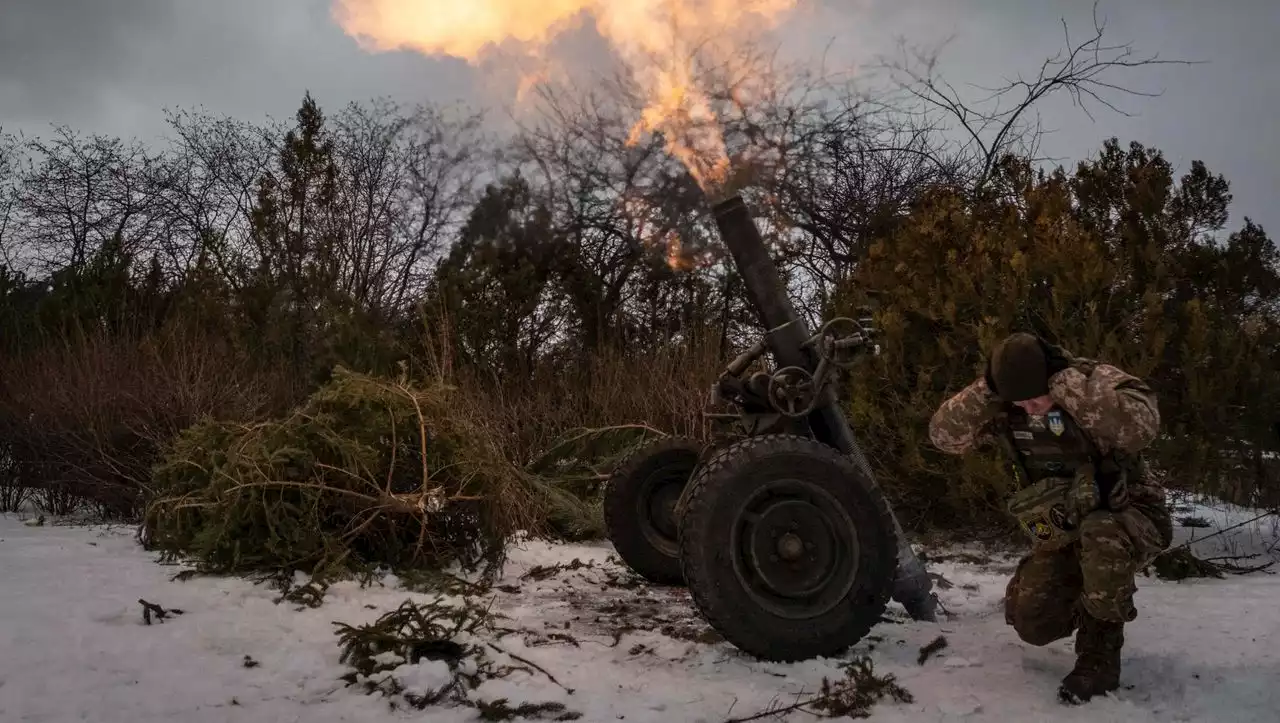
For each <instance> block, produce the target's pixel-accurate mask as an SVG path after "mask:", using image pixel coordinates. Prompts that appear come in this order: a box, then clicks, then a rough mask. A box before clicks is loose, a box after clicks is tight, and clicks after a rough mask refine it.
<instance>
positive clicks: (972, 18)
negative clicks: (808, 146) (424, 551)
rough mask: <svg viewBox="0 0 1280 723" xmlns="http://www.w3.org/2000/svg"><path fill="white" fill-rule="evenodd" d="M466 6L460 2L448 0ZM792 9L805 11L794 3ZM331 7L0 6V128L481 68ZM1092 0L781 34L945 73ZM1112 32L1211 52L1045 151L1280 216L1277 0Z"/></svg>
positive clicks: (217, 107) (1072, 116) (855, 55)
mask: <svg viewBox="0 0 1280 723" xmlns="http://www.w3.org/2000/svg"><path fill="white" fill-rule="evenodd" d="M460 1H465V0H460ZM802 5H806V3H805V2H804V0H802ZM329 6H330V2H329V0H0V126H3V127H4V128H5V130H15V129H21V130H23V131H26V132H44V130H45V129H46V128H47V127H48V124H49V123H51V122H52V123H68V124H71V125H73V126H76V127H78V128H81V129H84V130H86V131H97V132H105V133H112V134H122V135H138V136H142V137H148V136H152V135H154V134H155V133H157V132H161V131H163V114H162V110H163V109H164V108H166V107H192V106H195V105H202V106H204V107H206V108H208V109H210V110H213V111H216V112H222V113H230V114H234V115H238V116H242V117H246V118H260V117H262V116H264V115H268V114H270V115H274V116H283V115H287V114H289V113H291V112H292V111H293V110H294V108H296V106H297V101H298V99H299V98H300V97H301V95H302V93H303V91H304V90H306V89H310V90H311V91H312V92H313V93H314V94H315V95H316V96H317V97H318V98H319V99H320V100H321V102H322V103H323V104H325V105H336V104H339V103H343V102H345V101H347V100H352V99H363V98H369V97H372V96H379V95H391V96H395V97H397V98H399V99H403V100H406V101H410V102H412V101H416V100H432V101H439V102H448V101H451V100H454V99H459V98H467V99H476V98H477V94H478V93H481V92H482V89H483V88H484V86H483V82H484V78H483V77H482V76H481V75H480V74H477V73H475V72H474V71H472V70H471V69H469V68H468V67H467V66H466V65H465V64H464V63H462V62H460V61H454V60H447V59H431V58H425V57H421V56H418V55H415V54H412V53H383V54H370V53H365V52H364V51H362V50H360V49H359V47H358V46H357V45H356V43H355V41H354V40H352V39H351V38H348V37H347V36H345V35H344V34H343V32H342V31H341V29H340V28H338V27H337V26H336V25H335V23H334V22H333V21H332V20H331V18H330V14H329ZM1092 6H1093V2H1092V0H808V1H807V5H806V7H807V8H808V9H807V10H806V15H805V16H804V17H802V18H801V20H800V21H799V22H798V23H797V24H796V28H795V29H794V30H793V31H792V32H790V33H788V40H789V41H790V53H791V54H792V55H796V54H801V55H816V54H817V53H819V52H823V51H824V50H825V51H826V52H827V53H828V57H829V58H831V62H833V63H845V64H848V63H851V62H853V61H855V60H859V59H864V60H865V59H866V58H868V57H869V56H870V55H872V54H874V53H876V52H883V51H887V50H890V49H891V48H892V43H893V40H894V38H895V36H897V35H900V34H901V35H906V36H908V37H909V38H910V39H911V40H913V41H915V42H920V43H930V42H933V41H936V40H940V39H941V38H943V37H946V36H948V35H954V40H953V42H952V44H951V45H950V46H949V47H948V49H947V52H946V53H945V54H944V55H943V69H944V71H945V72H946V73H947V75H948V76H949V77H950V78H952V79H953V80H954V81H956V82H957V84H961V83H966V82H968V83H982V84H990V83H993V82H997V81H998V80H999V79H1000V78H1001V77H1003V76H1008V75H1012V74H1014V73H1016V72H1019V71H1021V72H1028V71H1034V69H1035V68H1036V66H1038V64H1039V62H1040V61H1041V60H1042V59H1043V58H1044V57H1045V56H1046V55H1050V54H1052V53H1054V52H1056V51H1057V49H1058V48H1059V47H1060V46H1061V44H1062V42H1063V36H1062V27H1061V24H1060V22H1059V18H1061V17H1062V16H1063V15H1065V16H1066V17H1067V19H1068V20H1069V21H1070V23H1071V26H1072V28H1073V32H1074V34H1075V37H1080V36H1081V33H1083V32H1084V31H1085V30H1086V29H1087V27H1088V25H1089V22H1090V20H1091V10H1092ZM1101 11H1102V13H1103V14H1104V15H1105V16H1106V18H1107V21H1108V36H1109V37H1111V38H1113V39H1115V40H1117V41H1132V42H1133V43H1134V45H1135V50H1136V51H1137V52H1138V53H1139V54H1142V53H1146V52H1153V51H1158V52H1159V53H1160V54H1161V55H1162V56H1164V57H1168V58H1184V59H1196V60H1206V61H1209V62H1208V63H1207V64H1205V65H1198V66H1191V67H1182V66H1177V67H1175V66H1169V67H1163V68H1148V69H1144V70H1143V71H1141V72H1129V73H1122V74H1116V75H1115V76H1114V79H1115V80H1117V81H1118V82H1121V83H1124V84H1125V85H1127V86H1130V87H1133V88H1136V89H1140V90H1144V91H1148V90H1152V91H1162V92H1163V95H1161V96H1160V97H1156V98H1140V97H1124V96H1121V95H1116V96H1113V97H1114V98H1115V100H1117V102H1118V103H1119V104H1120V105H1121V106H1122V107H1123V108H1124V109H1125V110H1128V111H1130V112H1132V113H1133V114H1134V115H1133V116H1132V117H1123V116H1119V115H1117V114H1115V113H1112V112H1110V111H1106V110H1104V109H1098V110H1099V113H1098V114H1096V118H1097V120H1096V121H1090V120H1089V119H1088V118H1087V117H1086V116H1084V115H1083V114H1082V113H1080V112H1079V111H1077V110H1075V109H1073V108H1071V106H1070V104H1069V103H1067V102H1065V101H1066V99H1065V98H1059V99H1056V100H1054V101H1053V102H1050V103H1046V104H1045V105H1044V107H1043V108H1042V111H1043V115H1044V120H1045V124H1046V126H1047V127H1048V128H1050V129H1051V130H1053V131H1054V132H1053V133H1052V134H1051V135H1049V136H1048V138H1047V139H1046V145H1045V149H1044V150H1045V151H1047V152H1048V153H1051V154H1054V155H1058V156H1063V157H1064V158H1066V159H1075V158H1080V157H1081V156H1084V155H1087V154H1091V153H1093V152H1094V151H1095V150H1096V149H1097V148H1098V147H1099V146H1100V145H1101V143H1102V141H1103V140H1104V139H1106V138H1108V137H1110V136H1118V137H1120V138H1121V140H1122V141H1125V142H1127V141H1128V140H1140V141H1143V142H1145V143H1147V144H1149V145H1154V146H1158V147H1160V148H1161V149H1163V150H1164V151H1165V153H1166V154H1167V156H1168V157H1169V159H1170V160H1171V161H1173V162H1174V163H1175V164H1177V165H1178V166H1179V167H1180V168H1185V167H1186V166H1187V165H1188V164H1189V163H1190V161H1191V160H1193V159H1203V160H1204V161H1206V162H1207V163H1208V164H1209V166H1210V168H1211V169H1213V170H1215V171H1216V172H1220V173H1224V174H1226V176H1227V177H1228V179H1229V180H1230V181H1231V182H1232V184H1233V189H1232V190H1233V192H1234V193H1235V196H1236V204H1235V208H1234V222H1235V223H1238V222H1239V220H1240V218H1241V216H1242V215H1243V214H1248V215H1251V216H1253V217H1254V218H1255V219H1257V220H1260V221H1262V222H1263V223H1267V224H1268V225H1269V226H1271V227H1274V226H1276V225H1280V212H1276V211H1273V206H1274V204H1273V202H1272V198H1273V197H1274V196H1275V195H1276V194H1277V192H1280V170H1278V169H1280V139H1277V136H1276V134H1275V132H1274V130H1273V127H1274V121H1273V119H1274V118H1275V117H1276V116H1277V115H1278V114H1280V74H1278V73H1276V72H1275V71H1274V68H1275V67H1277V66H1278V65H1280V64H1278V63H1277V61H1278V60H1280V50H1277V43H1276V42H1275V41H1274V37H1273V36H1274V30H1275V28H1277V27H1280V2H1276V0H1232V2H1230V3H1206V2H1203V0H1199V1H1193V0H1110V1H1108V2H1104V3H1103V4H1102V6H1101Z"/></svg>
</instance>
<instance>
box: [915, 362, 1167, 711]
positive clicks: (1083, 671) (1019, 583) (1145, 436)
mask: <svg viewBox="0 0 1280 723" xmlns="http://www.w3.org/2000/svg"><path fill="white" fill-rule="evenodd" d="M1049 348H1051V349H1053V351H1054V353H1055V354H1056V355H1057V356H1058V358H1059V361H1060V363H1059V364H1058V368H1057V369H1055V370H1053V371H1052V374H1051V376H1050V377H1049V382H1048V389H1049V395H1050V397H1051V398H1052V399H1053V401H1054V409H1053V410H1051V411H1050V412H1049V414H1048V415H1046V416H1047V419H1046V418H1036V417H1030V416H1029V415H1027V414H1026V413H1025V412H1023V411H1022V410H1021V409H1020V408H1018V407H1017V406H1015V405H1013V404H1010V403H1006V402H1004V401H1002V400H1001V399H999V398H998V397H997V396H996V395H995V394H994V393H993V392H992V391H991V389H990V387H989V385H988V382H987V379H986V378H982V379H978V380H977V381H975V382H973V383H972V384H970V385H969V386H968V387H966V388H965V389H964V390H962V391H961V392H960V393H958V394H957V395H955V396H954V397H952V398H950V399H948V400H947V401H946V402H945V403H943V404H942V406H941V407H940V408H939V409H938V410H937V411H936V412H935V413H934V415H933V419H932V420H931V421H930V425H929V434H930V438H931V440H932V442H933V444H934V445H936V446H937V447H938V448H939V449H941V450H942V451H944V452H947V453H950V454H963V453H965V452H968V451H970V450H972V449H974V448H976V447H979V446H982V445H985V444H988V443H998V444H1000V445H1001V446H1002V447H1003V448H1004V449H1005V451H1006V453H1007V454H1008V455H1010V456H1011V458H1012V459H1011V462H1012V464H1013V467H1014V473H1015V475H1016V476H1018V477H1019V480H1018V481H1019V486H1020V487H1025V486H1028V485H1030V484H1031V483H1034V482H1035V481H1037V480H1038V479H1043V478H1045V477H1049V476H1058V477H1062V476H1066V477H1071V476H1073V475H1077V473H1082V474H1083V477H1081V478H1083V479H1086V483H1085V484H1086V485H1088V486H1090V487H1092V489H1091V490H1089V489H1086V490H1085V493H1084V497H1086V498H1088V501H1087V503H1086V504H1085V505H1083V506H1078V505H1077V506H1075V510H1076V511H1075V512H1074V513H1067V514H1063V513H1064V512H1067V510H1065V509H1064V505H1061V504H1058V505H1054V509H1052V510H1050V512H1049V514H1047V515H1045V516H1044V518H1040V519H1036V520H1034V521H1033V523H1032V524H1031V525H1028V530H1027V531H1028V532H1029V533H1030V534H1031V535H1032V537H1033V538H1035V542H1036V543H1037V544H1036V545H1035V547H1034V548H1033V551H1032V552H1031V553H1030V554H1028V555H1026V556H1025V557H1024V558H1023V559H1022V560H1021V562H1020V564H1019V565H1018V568H1017V570H1016V571H1015V573H1014V575H1013V577H1012V579H1011V580H1010V581H1009V585H1008V588H1007V589H1006V594H1005V620H1006V621H1007V622H1008V623H1009V624H1010V625H1012V626H1013V628H1014V629H1015V630H1016V631H1017V633H1018V636H1019V637H1020V638H1022V640H1024V641H1025V642H1027V643H1030V644H1032V645H1037V646H1039V645H1048V644H1049V643H1052V642H1054V641H1057V640H1061V639H1063V638H1065V637H1067V636H1069V635H1070V634H1071V633H1072V632H1077V638H1076V652H1077V655H1078V659H1079V660H1078V663H1077V665H1076V668H1075V670H1073V671H1072V673H1071V675H1068V676H1067V678H1066V679H1065V680H1064V681H1063V688H1062V690H1060V695H1061V696H1062V697H1063V699H1064V700H1067V701H1069V702H1078V701H1080V700H1087V699H1088V698H1090V697H1092V696H1093V695H1095V694H1100V693H1103V692H1106V691H1109V690H1114V689H1115V688H1117V687H1118V686H1119V674H1120V648H1121V646H1122V645H1123V643H1124V632H1123V631H1124V624H1125V623H1126V622H1129V621H1131V620H1133V619H1134V618H1135V617H1136V616H1137V611H1136V610H1135V608H1134V605H1133V594H1134V592H1135V589H1136V587H1135V584H1134V578H1135V575H1136V573H1137V572H1138V571H1139V570H1141V569H1142V568H1143V567H1145V566H1146V565H1147V564H1148V563H1149V562H1150V561H1151V559H1152V558H1153V557H1155V555H1157V554H1158V553H1159V552H1160V551H1162V550H1164V549H1165V548H1166V547H1168V545H1169V543H1170V542H1171V539H1172V524H1171V522H1170V516H1169V512H1168V510H1167V507H1166V504H1165V501H1164V495H1163V492H1162V491H1161V490H1160V489H1159V487H1158V486H1156V485H1155V483H1154V482H1153V481H1152V480H1151V479H1150V477H1149V475H1148V473H1147V470H1146V466H1145V464H1144V463H1143V461H1142V457H1141V450H1142V449H1143V448H1145V447H1146V446H1147V445H1148V444H1150V442H1151V441H1152V439H1154V438H1155V436H1156V434H1157V432H1158V430H1159V425H1160V414H1159V411H1158V408H1157V405H1156V400H1155V395H1154V393H1153V392H1152V391H1151V389H1150V388H1149V387H1148V386H1147V385H1146V384H1144V383H1143V382H1142V381H1140V380H1139V379H1137V378H1135V377H1133V376H1131V375H1129V374H1126V373H1125V372H1123V371H1121V370H1120V369H1117V368H1116V367H1114V366H1110V365H1107V364H1102V363H1099V362H1096V361H1093V360H1089V359H1081V358H1075V357H1071V356H1070V355H1068V354H1067V353H1066V352H1064V351H1062V350H1061V349H1058V348H1056V347H1049ZM1093 480H1096V482H1097V485H1096V486H1092V485H1089V482H1091V481H1093ZM1077 486H1079V485H1077ZM1059 539H1061V540H1064V541H1063V542H1055V540H1059Z"/></svg>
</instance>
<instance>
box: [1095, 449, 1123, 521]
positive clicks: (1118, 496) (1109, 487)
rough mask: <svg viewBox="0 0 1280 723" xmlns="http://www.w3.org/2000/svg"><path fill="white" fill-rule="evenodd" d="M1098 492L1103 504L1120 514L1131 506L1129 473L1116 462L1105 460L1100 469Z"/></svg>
mask: <svg viewBox="0 0 1280 723" xmlns="http://www.w3.org/2000/svg"><path fill="white" fill-rule="evenodd" d="M1097 479H1098V491H1099V494H1100V495H1102V497H1103V499H1102V503H1103V504H1104V505H1105V506H1106V508H1107V509H1109V510H1111V511H1112V512H1120V511H1121V510H1123V509H1124V508H1126V507H1128V506H1129V473H1128V470H1127V469H1126V468H1125V467H1124V466H1123V465H1120V464H1117V463H1116V462H1115V461H1114V460H1110V459H1108V460H1105V461H1103V462H1102V464H1101V465H1100V466H1099V468H1098V474H1097Z"/></svg>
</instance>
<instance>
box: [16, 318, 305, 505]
mask: <svg viewBox="0 0 1280 723" xmlns="http://www.w3.org/2000/svg"><path fill="white" fill-rule="evenodd" d="M294 395H296V384H295V383H294V382H293V381H292V380H291V377H290V376H289V375H287V374H285V373H284V372H283V371H282V370H262V369H259V368H254V367H252V366H251V365H250V364H249V363H248V362H247V361H246V360H245V358H244V356H243V355H242V354H240V353H239V352H238V351H237V350H236V349H235V348H234V347H233V346H232V345H231V344H229V343H228V342H227V340H226V339H225V338H221V337H217V336H213V335H206V334H201V333H199V332H192V331H188V330H186V329H184V328H183V327H182V326H180V325H174V326H172V327H169V328H166V329H163V330H161V331H159V332H148V333H124V334H118V335H115V336H112V335H109V334H108V333H106V332H94V333H87V334H78V335H75V336H74V337H66V338H62V339H60V340H57V341H54V342H52V343H50V344H47V345H44V346H42V347H40V348H38V349H37V350H35V351H33V352H30V353H27V354H25V355H21V356H15V357H10V358H6V359H3V360H0V445H2V446H3V448H4V450H3V451H4V452H6V453H7V454H0V456H7V457H8V464H7V467H8V469H7V470H5V471H6V472H8V473H9V476H10V479H11V480H12V479H15V478H16V479H21V480H22V481H23V483H24V485H25V486H26V487H27V488H28V489H34V490H35V491H36V492H37V494H36V498H37V500H38V501H39V502H41V503H42V505H43V506H44V507H45V508H46V511H48V512H51V513H53V514H64V513H66V512H69V511H70V509H71V508H73V507H75V506H76V505H78V504H79V503H80V502H81V501H82V500H86V499H87V500H90V501H92V502H94V503H96V504H97V505H98V506H99V507H100V508H101V509H102V511H103V512H106V513H108V514H110V515H111V516H116V517H130V516H133V515H136V513H137V512H138V510H139V508H140V504H141V502H142V499H143V496H144V495H142V494H140V493H145V491H146V489H147V487H148V484H149V480H150V472H151V466H152V464H154V462H155V460H156V457H157V454H158V452H159V450H160V448H161V447H162V446H163V445H164V444H166V443H167V442H168V441H169V440H171V439H172V438H173V437H174V436H175V435H176V434H178V433H179V432H180V431H181V430H183V429H185V428H186V427H188V426H190V425H191V424H193V423H194V422H196V421H197V420H198V419H200V418H201V417H202V416H203V415H206V414H212V415H216V416H218V417H219V418H223V419H234V420H246V419H253V418H255V417H258V416H261V415H262V414H263V413H266V412H267V411H268V410H271V409H273V408H279V407H280V406H282V404H284V403H285V402H286V400H288V399H290V398H292V397H293V396H294Z"/></svg>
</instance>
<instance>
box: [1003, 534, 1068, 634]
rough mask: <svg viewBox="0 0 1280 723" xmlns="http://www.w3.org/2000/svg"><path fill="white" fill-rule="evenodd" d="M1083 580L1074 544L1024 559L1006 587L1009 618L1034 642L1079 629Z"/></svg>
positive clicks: (1017, 629)
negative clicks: (1078, 611)
mask: <svg viewBox="0 0 1280 723" xmlns="http://www.w3.org/2000/svg"><path fill="white" fill-rule="evenodd" d="M1082 584H1083V580H1082V578H1081V575H1080V563H1079V560H1078V558H1077V557H1076V552H1075V548H1074V546H1068V547H1065V548H1062V549H1060V550H1055V551H1053V552H1040V553H1033V554H1031V555H1028V556H1026V557H1024V558H1023V559H1022V561H1021V562H1020V563H1019V564H1018V569H1017V570H1016V571H1015V572H1014V573H1013V578H1012V579H1010V580H1009V586H1008V587H1007V588H1006V589H1005V608H1004V610H1005V622H1007V623H1009V624H1010V625H1012V626H1013V629H1014V630H1015V631H1017V633H1018V637H1020V638H1022V640H1023V641H1024V642H1026V643H1029V644H1031V645H1048V644H1049V643H1052V642H1054V641H1056V640H1061V639H1063V638H1065V637H1067V636H1068V635H1071V633H1072V632H1074V631H1075V627H1076V619H1075V608H1076V605H1077V601H1078V600H1079V597H1080V591H1081V587H1082Z"/></svg>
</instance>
